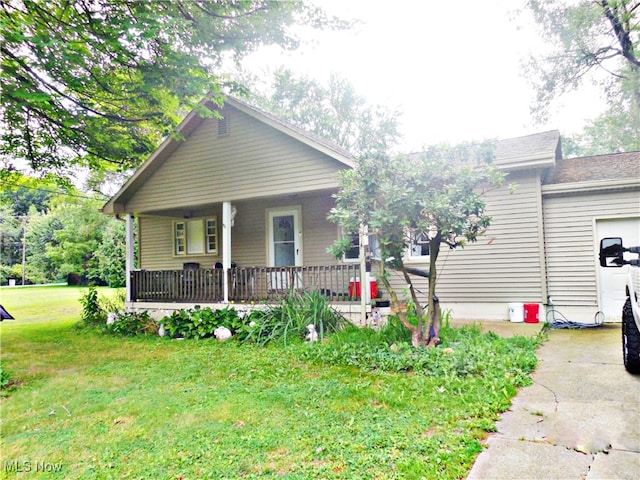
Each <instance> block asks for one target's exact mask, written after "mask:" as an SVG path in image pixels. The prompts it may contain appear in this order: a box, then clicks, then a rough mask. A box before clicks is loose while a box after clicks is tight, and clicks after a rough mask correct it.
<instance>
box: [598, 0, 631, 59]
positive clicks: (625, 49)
mask: <svg viewBox="0 0 640 480" xmlns="http://www.w3.org/2000/svg"><path fill="white" fill-rule="evenodd" d="M600 5H601V6H602V10H603V11H604V15H605V17H607V19H608V20H609V23H611V26H612V27H613V31H614V33H615V34H616V38H617V39H618V43H619V44H620V48H621V49H622V56H623V57H624V58H626V59H627V60H628V61H629V62H631V63H632V64H633V65H635V66H636V67H638V68H640V60H639V59H638V58H636V56H635V53H634V51H633V41H632V40H631V34H630V32H629V31H628V29H625V28H624V25H623V23H622V21H621V19H620V16H619V13H618V7H617V6H616V7H615V8H614V10H613V11H612V10H611V7H610V6H609V2H608V1H607V0H601V1H600Z"/></svg>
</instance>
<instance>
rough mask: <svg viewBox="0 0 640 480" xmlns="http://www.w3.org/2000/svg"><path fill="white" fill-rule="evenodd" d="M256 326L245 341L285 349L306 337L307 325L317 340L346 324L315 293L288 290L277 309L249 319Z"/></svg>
mask: <svg viewBox="0 0 640 480" xmlns="http://www.w3.org/2000/svg"><path fill="white" fill-rule="evenodd" d="M250 321H252V322H254V323H255V326H253V327H252V331H251V332H250V334H249V335H247V340H250V341H253V342H256V343H258V344H259V345H266V344H268V343H270V342H273V341H275V340H278V341H282V342H283V343H284V344H285V345H286V344H287V343H288V342H290V341H297V340H302V339H304V338H305V336H306V335H307V333H308V330H307V325H310V324H313V325H314V327H315V329H316V332H317V333H318V338H319V339H320V340H322V339H323V338H324V335H325V334H329V333H333V332H336V331H338V330H340V329H341V328H342V326H343V325H344V323H345V320H344V318H343V317H342V315H340V313H338V312H337V311H336V310H334V309H333V308H332V307H331V306H330V305H329V303H328V301H327V298H326V296H324V295H321V294H320V292H318V291H312V292H306V291H304V292H301V291H297V290H293V289H292V290H291V291H290V292H289V294H288V295H287V296H286V297H285V298H283V299H282V301H281V302H280V304H279V305H275V306H269V307H268V308H267V309H266V311H264V312H261V313H255V314H253V315H252V317H251V318H250Z"/></svg>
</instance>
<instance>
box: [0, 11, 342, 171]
mask: <svg viewBox="0 0 640 480" xmlns="http://www.w3.org/2000/svg"><path fill="white" fill-rule="evenodd" d="M2 9H3V21H2V27H3V43H2V53H3V55H2V69H0V71H1V72H2V73H1V76H2V86H3V89H2V90H3V92H2V103H1V109H0V110H1V111H2V121H3V124H4V125H5V126H6V128H5V129H4V134H3V135H4V142H3V143H2V147H1V149H0V155H1V156H2V157H3V158H8V159H15V160H26V161H28V162H29V163H30V165H31V166H32V168H33V169H34V170H36V171H40V172H44V171H52V172H55V173H57V174H59V175H65V174H67V175H68V174H69V167H72V166H74V165H77V164H81V165H83V166H88V167H89V168H90V169H92V170H97V171H100V170H120V171H124V170H126V169H128V168H131V167H135V166H137V165H138V164H139V162H140V161H141V160H142V159H144V158H145V157H146V156H147V155H148V154H149V153H150V152H151V151H152V150H153V149H154V148H155V147H156V146H157V145H158V144H159V142H160V141H161V140H162V139H163V138H165V137H167V136H169V135H171V134H172V133H174V130H175V127H176V125H177V124H178V122H179V121H180V119H181V117H182V116H183V115H184V113H185V112H186V111H188V110H191V109H192V108H193V107H195V108H196V110H197V111H198V113H199V114H201V115H203V116H211V115H213V114H212V112H211V110H209V109H208V108H207V107H205V106H204V105H202V104H198V102H199V101H200V100H201V99H202V98H203V97H204V96H205V95H208V97H209V100H211V101H212V102H213V103H214V104H219V103H220V102H221V100H222V98H223V96H222V94H221V91H222V88H223V87H224V86H228V85H231V83H230V82H227V81H225V80H224V79H222V77H221V75H220V69H221V68H222V63H223V61H224V59H225V58H228V57H234V58H236V59H237V58H240V57H241V56H243V55H245V54H247V53H249V52H251V51H253V50H254V49H256V48H257V47H259V46H260V45H263V44H277V45H280V46H282V47H284V48H289V49H290V48H295V47H296V46H297V43H298V42H297V39H296V38H295V37H294V36H293V35H292V33H291V30H290V29H289V28H288V27H289V26H291V25H296V24H301V25H310V26H313V27H324V26H339V27H342V26H343V24H342V23H340V22H336V21H334V20H332V19H327V17H326V16H325V15H324V13H323V12H322V11H321V10H320V9H318V8H314V7H312V6H309V5H307V4H306V2H303V1H301V0H291V1H287V2H273V1H270V0H255V1H250V2H245V1H239V2H236V1H234V2H231V1H225V2H178V1H166V2H93V3H86V2H84V3H83V2H80V3H75V2H67V1H66V0H65V1H63V0H47V1H43V0H16V1H12V2H4V3H3V6H2ZM10 165H11V164H10V163H9V166H10Z"/></svg>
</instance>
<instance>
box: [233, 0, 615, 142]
mask: <svg viewBox="0 0 640 480" xmlns="http://www.w3.org/2000/svg"><path fill="white" fill-rule="evenodd" d="M315 3H316V4H318V5H321V6H324V8H325V9H326V10H327V11H328V12H329V13H332V14H335V15H337V16H340V17H341V18H359V19H361V20H362V22H363V24H362V25H359V26H356V27H355V28H354V29H352V30H351V31H346V32H335V31H323V32H316V31H314V32H310V33H309V34H308V35H309V40H311V42H312V43H309V44H306V45H304V46H302V47H301V48H300V49H299V50H297V51H295V52H282V51H281V50H279V49H276V48H267V49H263V50H261V51H260V52H257V53H255V54H253V55H251V56H250V57H248V58H247V60H246V62H245V65H246V66H247V67H248V68H250V69H251V70H253V71H257V72H265V73H267V72H270V71H273V70H274V69H275V68H276V67H278V66H280V65H284V66H286V67H288V68H290V69H292V70H294V71H296V72H299V73H304V74H307V75H309V76H311V77H314V78H316V79H318V80H319V81H321V82H326V81H327V80H328V78H329V73H330V72H332V71H333V72H336V73H339V74H340V75H341V76H343V77H345V78H347V79H348V80H350V81H351V83H352V84H353V85H354V87H355V89H356V91H357V92H358V93H359V94H360V95H362V96H364V97H365V98H366V99H367V101H368V103H369V104H381V105H385V106H388V107H390V108H394V109H395V108H397V109H398V110H399V111H400V112H401V113H402V116H401V117H400V122H401V132H402V133H403V135H404V142H403V145H402V146H403V150H405V151H406V150H418V149H420V148H421V147H422V146H424V145H431V144H434V143H439V142H444V141H448V142H450V143H456V142H460V141H466V140H482V139H485V138H509V137H514V136H520V135H528V134H531V133H536V132H541V131H545V130H549V129H559V130H560V132H561V134H565V135H566V134H569V133H573V132H575V131H577V130H579V129H580V128H581V126H582V125H583V124H584V120H585V119H587V118H593V117H595V116H596V115H597V114H599V113H600V111H601V110H602V108H603V102H602V100H601V98H600V97H599V95H598V94H597V93H596V92H595V90H593V89H585V90H584V91H582V92H579V93H577V94H575V95H573V96H572V97H570V98H567V99H565V100H564V101H563V103H564V104H565V106H564V107H563V108H559V109H557V110H556V112H555V113H554V114H553V116H552V118H551V119H550V121H549V122H548V123H546V124H544V125H535V124H534V123H533V120H532V118H531V116H530V113H529V106H530V104H531V102H532V100H533V98H534V92H533V89H532V88H531V87H530V86H529V85H528V83H527V81H526V79H525V78H523V77H522V69H521V66H520V65H521V62H522V61H523V60H524V59H526V58H527V57H528V56H529V55H530V54H531V52H535V51H539V49H541V48H544V42H543V41H542V40H541V39H540V37H539V36H538V33H537V30H536V26H535V25H534V24H533V23H532V22H531V21H530V20H527V17H526V14H525V13H517V10H518V9H519V8H521V6H522V4H523V3H524V0H457V1H452V2H444V1H436V0H422V1H420V0H395V1H394V2H388V1H379V0H368V1H367V0H315ZM306 36H307V35H306V34H305V37H306Z"/></svg>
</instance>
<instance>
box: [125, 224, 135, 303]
mask: <svg viewBox="0 0 640 480" xmlns="http://www.w3.org/2000/svg"><path fill="white" fill-rule="evenodd" d="M124 232H125V233H124V234H125V250H126V259H125V282H126V283H125V285H126V300H127V302H130V301H131V272H132V271H133V269H134V268H135V263H134V261H135V259H134V253H133V252H134V248H133V247H134V244H133V242H134V240H133V214H132V213H127V216H126V217H125V221H124Z"/></svg>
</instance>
